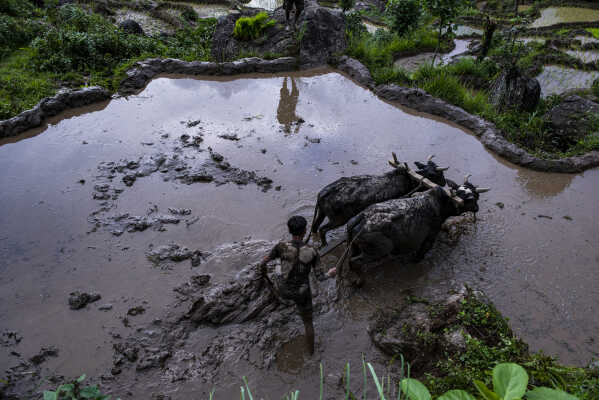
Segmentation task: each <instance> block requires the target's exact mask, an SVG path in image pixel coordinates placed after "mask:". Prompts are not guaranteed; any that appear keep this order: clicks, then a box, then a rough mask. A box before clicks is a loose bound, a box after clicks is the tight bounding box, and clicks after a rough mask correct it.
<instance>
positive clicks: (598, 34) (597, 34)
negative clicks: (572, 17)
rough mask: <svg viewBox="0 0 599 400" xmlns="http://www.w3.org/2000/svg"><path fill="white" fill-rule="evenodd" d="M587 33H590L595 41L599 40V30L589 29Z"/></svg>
mask: <svg viewBox="0 0 599 400" xmlns="http://www.w3.org/2000/svg"><path fill="white" fill-rule="evenodd" d="M586 31H587V32H589V33H590V34H591V35H593V37H594V38H595V39H599V28H587V29H586Z"/></svg>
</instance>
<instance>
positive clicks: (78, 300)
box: [69, 290, 102, 310]
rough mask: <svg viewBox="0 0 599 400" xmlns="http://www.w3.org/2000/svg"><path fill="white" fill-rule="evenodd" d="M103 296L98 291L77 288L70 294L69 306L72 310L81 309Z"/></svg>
mask: <svg viewBox="0 0 599 400" xmlns="http://www.w3.org/2000/svg"><path fill="white" fill-rule="evenodd" d="M101 298H102V296H100V294H98V293H86V292H80V291H78V290H77V291H74V292H72V293H71V294H69V307H70V308H71V309H72V310H79V309H81V308H83V307H85V306H86V305H88V304H89V303H93V302H94V301H98V300H100V299H101Z"/></svg>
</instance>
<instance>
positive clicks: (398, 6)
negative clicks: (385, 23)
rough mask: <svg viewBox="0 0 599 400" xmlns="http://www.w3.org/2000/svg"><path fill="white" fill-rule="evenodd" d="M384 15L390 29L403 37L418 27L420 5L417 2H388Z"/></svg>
mask: <svg viewBox="0 0 599 400" xmlns="http://www.w3.org/2000/svg"><path fill="white" fill-rule="evenodd" d="M385 13H386V14H387V15H388V17H389V19H390V20H391V28H392V29H393V30H394V31H395V32H397V33H399V34H400V35H403V34H405V33H407V32H410V31H412V30H414V29H415V28H416V27H417V26H418V22H419V20H420V3H419V1H418V0H389V1H388V2H387V6H386V7H385Z"/></svg>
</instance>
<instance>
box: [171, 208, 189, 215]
mask: <svg viewBox="0 0 599 400" xmlns="http://www.w3.org/2000/svg"><path fill="white" fill-rule="evenodd" d="M168 212H170V213H171V214H174V215H191V209H190V208H172V207H169V208H168Z"/></svg>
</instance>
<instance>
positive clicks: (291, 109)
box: [277, 77, 303, 133]
mask: <svg viewBox="0 0 599 400" xmlns="http://www.w3.org/2000/svg"><path fill="white" fill-rule="evenodd" d="M289 79H290V80H291V92H290V91H289V88H288V87H287V77H285V79H283V87H282V88H281V98H280V99H279V107H278V108H277V120H278V121H279V123H280V124H281V125H283V126H284V128H283V130H284V131H285V133H291V126H292V125H293V124H294V123H295V124H296V125H295V132H294V133H297V132H299V129H300V125H301V122H303V119H302V118H301V117H298V116H297V115H296V114H295V109H296V108H297V101H298V99H299V90H298V88H297V85H296V83H295V79H294V78H289Z"/></svg>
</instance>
